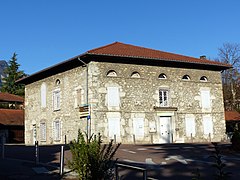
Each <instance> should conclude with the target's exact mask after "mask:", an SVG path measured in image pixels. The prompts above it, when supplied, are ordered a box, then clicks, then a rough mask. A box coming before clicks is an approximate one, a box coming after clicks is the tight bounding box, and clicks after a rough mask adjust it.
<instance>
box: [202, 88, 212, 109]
mask: <svg viewBox="0 0 240 180" xmlns="http://www.w3.org/2000/svg"><path fill="white" fill-rule="evenodd" d="M201 101H202V108H210V106H211V101H210V91H209V90H202V91H201Z"/></svg>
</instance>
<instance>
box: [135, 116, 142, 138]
mask: <svg viewBox="0 0 240 180" xmlns="http://www.w3.org/2000/svg"><path fill="white" fill-rule="evenodd" d="M133 134H134V135H135V137H136V138H137V137H143V136H144V118H133Z"/></svg>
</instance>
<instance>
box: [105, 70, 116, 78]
mask: <svg viewBox="0 0 240 180" xmlns="http://www.w3.org/2000/svg"><path fill="white" fill-rule="evenodd" d="M107 76H109V77H117V73H116V71H114V70H110V71H108V72H107Z"/></svg>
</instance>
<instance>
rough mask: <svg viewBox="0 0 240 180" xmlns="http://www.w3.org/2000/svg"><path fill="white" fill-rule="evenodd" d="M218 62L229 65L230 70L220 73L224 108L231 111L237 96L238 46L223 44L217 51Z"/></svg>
mask: <svg viewBox="0 0 240 180" xmlns="http://www.w3.org/2000/svg"><path fill="white" fill-rule="evenodd" d="M218 61H220V62H222V63H227V64H231V65H232V68H231V69H228V70H225V71H224V72H223V73H222V79H223V91H224V100H225V103H228V104H225V105H227V106H225V108H227V109H229V108H230V109H233V108H234V107H236V100H237V96H236V95H238V94H239V92H238V91H239V87H238V85H239V84H238V81H239V78H240V44H236V43H224V44H223V46H222V47H221V48H219V49H218Z"/></svg>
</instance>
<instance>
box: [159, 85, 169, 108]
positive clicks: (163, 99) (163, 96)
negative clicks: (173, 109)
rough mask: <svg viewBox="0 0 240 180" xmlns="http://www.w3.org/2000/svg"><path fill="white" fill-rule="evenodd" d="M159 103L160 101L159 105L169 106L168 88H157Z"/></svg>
mask: <svg viewBox="0 0 240 180" xmlns="http://www.w3.org/2000/svg"><path fill="white" fill-rule="evenodd" d="M159 103H160V107H168V106H169V90H166V89H160V90H159Z"/></svg>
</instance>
